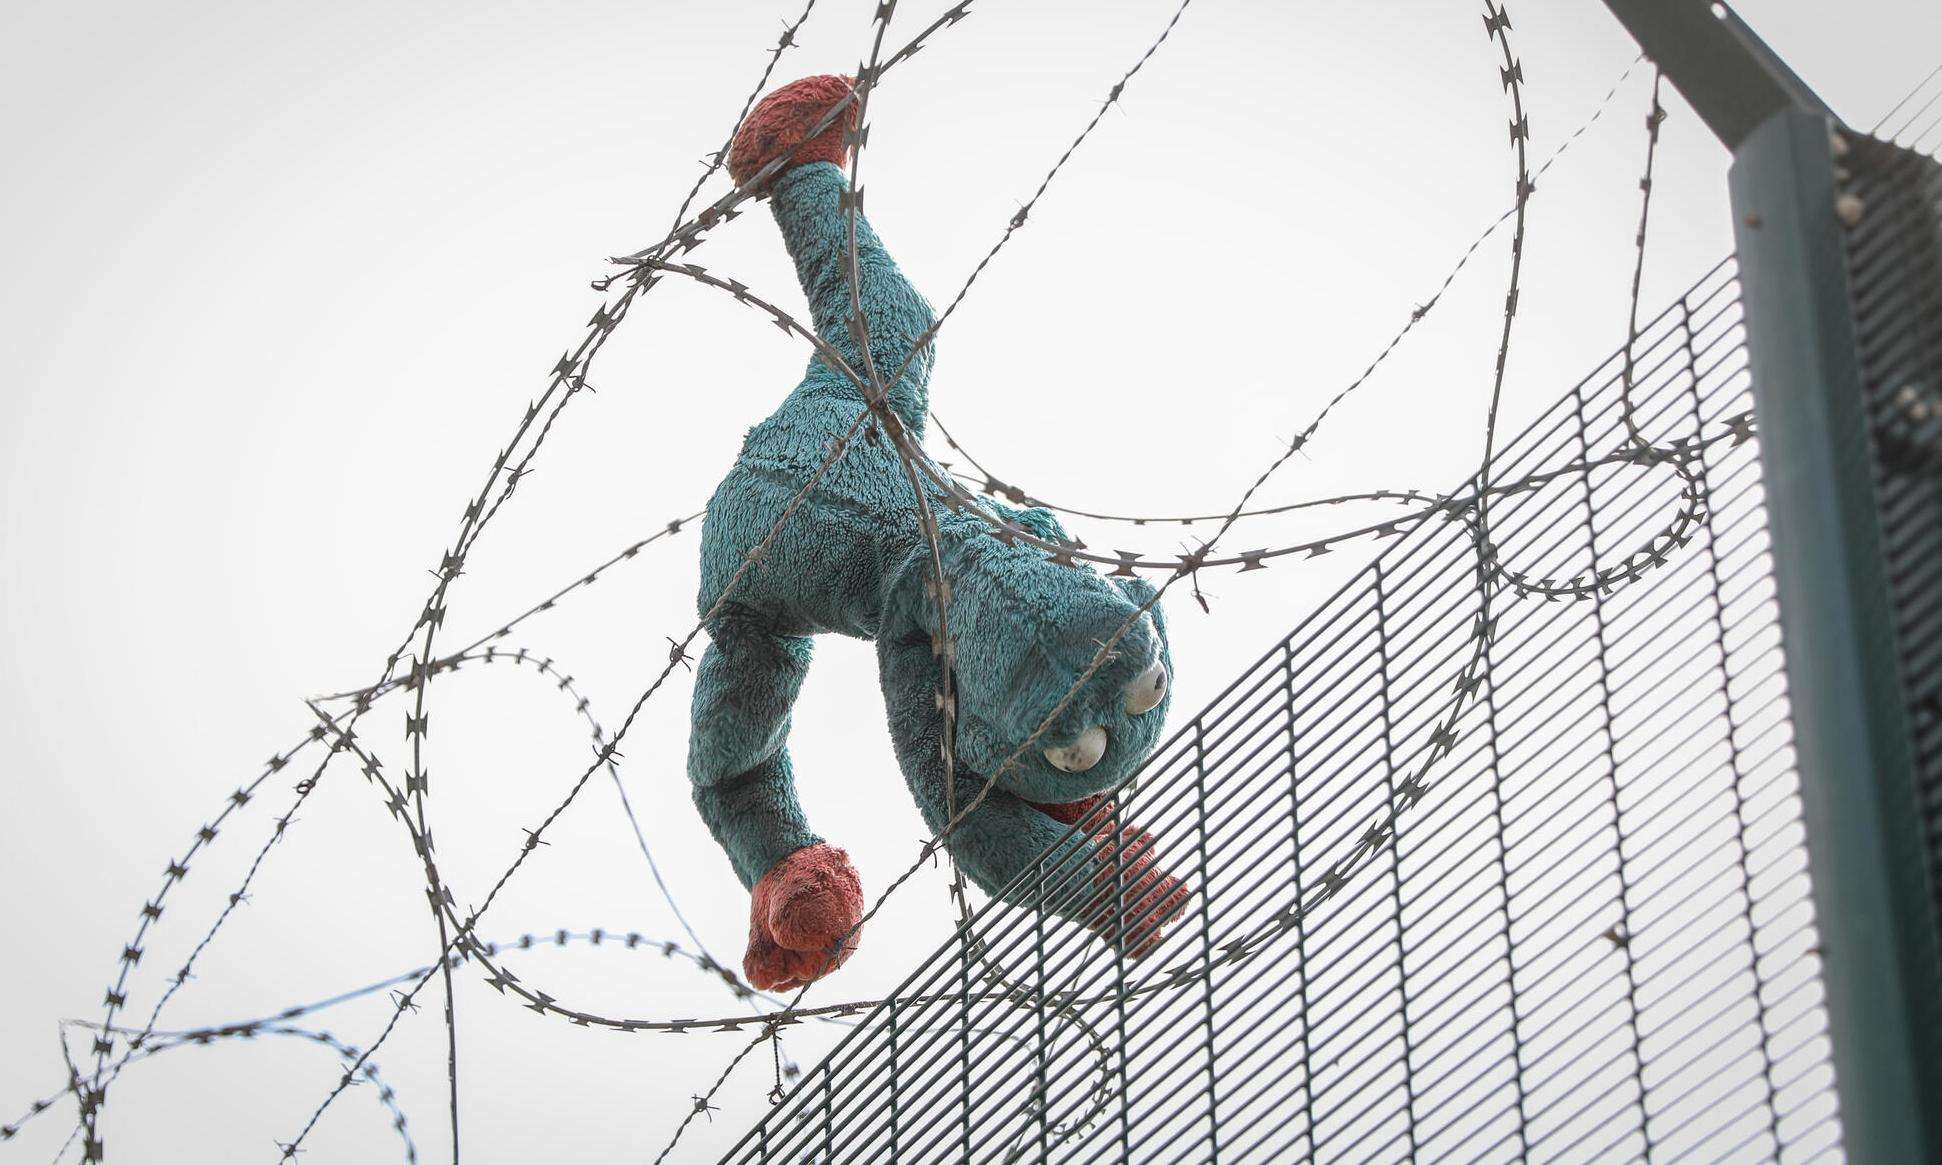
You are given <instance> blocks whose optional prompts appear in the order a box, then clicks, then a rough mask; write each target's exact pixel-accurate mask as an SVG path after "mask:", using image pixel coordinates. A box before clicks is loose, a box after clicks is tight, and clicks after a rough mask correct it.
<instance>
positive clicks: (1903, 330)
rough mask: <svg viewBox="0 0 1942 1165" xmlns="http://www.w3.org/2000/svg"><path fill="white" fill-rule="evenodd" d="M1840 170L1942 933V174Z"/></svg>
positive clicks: (1874, 166)
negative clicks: (1847, 200) (1851, 215)
mask: <svg viewBox="0 0 1942 1165" xmlns="http://www.w3.org/2000/svg"><path fill="white" fill-rule="evenodd" d="M1846 163H1847V169H1848V171H1849V175H1848V178H1847V180H1846V182H1845V186H1846V189H1847V193H1848V194H1849V195H1850V196H1851V197H1853V198H1855V199H1856V200H1858V201H1857V202H1855V203H1854V204H1852V207H1853V209H1854V210H1855V211H1858V212H1859V218H1858V219H1857V221H1856V222H1855V225H1854V228H1853V229H1852V230H1851V231H1850V232H1848V234H1847V236H1846V238H1847V244H1848V266H1849V279H1850V283H1851V287H1852V293H1853V295H1854V301H1855V330H1856V339H1857V340H1858V342H1859V345H1860V356H1861V371H1862V389H1863V393H1864V395H1865V398H1866V400H1867V405H1868V415H1869V423H1870V427H1871V428H1872V430H1873V433H1874V452H1875V488H1876V494H1877V501H1878V503H1879V505H1880V515H1881V533H1882V552H1883V557H1884V559H1885V560H1886V566H1887V569H1886V571H1885V577H1886V580H1887V583H1888V589H1889V595H1890V598H1891V605H1892V607H1893V609H1894V618H1895V623H1896V632H1897V635H1896V639H1897V642H1898V644H1899V645H1900V649H1901V650H1900V664H1901V674H1902V684H1903V687H1904V690H1905V692H1906V697H1907V701H1908V723H1909V730H1910V739H1911V743H1912V745H1913V753H1914V762H1915V779H1916V783H1917V793H1918V796H1919V798H1920V801H1921V804H1922V807H1923V811H1924V816H1925V825H1926V836H1927V841H1928V857H1929V871H1930V879H1929V885H1930V890H1931V894H1932V895H1933V900H1934V902H1935V907H1936V915H1935V924H1936V928H1937V930H1938V932H1942V165H1938V164H1937V163H1936V162H1935V161H1934V160H1933V159H1931V158H1927V157H1924V156H1922V155H1920V154H1916V153H1913V152H1911V151H1908V150H1902V149H1898V148H1896V147H1894V146H1892V145H1889V144H1887V143H1884V142H1878V141H1875V140H1873V139H1865V138H1863V139H1857V140H1855V141H1854V142H1853V143H1852V147H1851V156H1850V157H1849V158H1847V159H1846Z"/></svg>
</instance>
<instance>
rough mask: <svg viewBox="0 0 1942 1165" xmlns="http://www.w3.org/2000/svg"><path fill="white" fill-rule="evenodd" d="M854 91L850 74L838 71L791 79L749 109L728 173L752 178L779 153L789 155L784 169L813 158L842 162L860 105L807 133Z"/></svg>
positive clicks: (733, 147) (740, 180)
mask: <svg viewBox="0 0 1942 1165" xmlns="http://www.w3.org/2000/svg"><path fill="white" fill-rule="evenodd" d="M849 95H850V78H848V77H838V76H834V75H824V76H821V77H804V78H803V79H802V80H800V81H791V82H790V83H789V84H787V85H784V86H783V87H782V88H780V89H777V90H776V91H775V92H773V93H771V94H769V95H768V96H767V97H764V98H763V99H762V100H761V102H760V103H758V104H757V105H756V107H755V108H754V109H752V110H750V111H749V115H748V118H747V120H745V121H743V122H742V127H741V128H740V129H738V130H736V131H735V141H734V143H733V144H732V145H730V146H729V147H728V176H729V177H731V178H733V179H735V183H736V185H738V186H739V185H741V184H743V183H745V182H747V181H748V180H749V177H750V176H751V175H753V174H754V173H755V172H756V171H757V170H760V169H761V168H762V167H764V166H766V165H768V164H769V162H770V161H771V160H773V159H775V158H778V157H781V156H783V155H788V156H789V158H790V160H789V162H788V163H787V164H786V165H784V167H783V169H785V170H786V169H788V168H789V167H790V166H801V165H805V164H807V163H809V162H835V163H836V164H837V165H839V166H840V165H842V164H843V135H844V134H845V133H847V132H849V130H850V128H851V127H853V126H854V125H856V105H855V104H854V103H852V104H850V105H849V106H848V107H846V108H845V109H844V110H843V112H842V113H841V114H838V115H837V118H836V120H835V121H833V122H831V123H830V124H829V127H828V128H827V129H825V130H823V131H822V132H821V133H819V134H817V135H816V136H815V137H813V138H812V137H810V136H809V131H810V129H811V128H813V127H814V126H815V124H816V123H817V122H818V121H820V120H822V117H823V115H824V114H825V113H828V112H829V110H830V107H831V106H833V105H835V104H836V103H837V102H839V101H841V100H843V99H844V98H845V97H848V96H849Z"/></svg>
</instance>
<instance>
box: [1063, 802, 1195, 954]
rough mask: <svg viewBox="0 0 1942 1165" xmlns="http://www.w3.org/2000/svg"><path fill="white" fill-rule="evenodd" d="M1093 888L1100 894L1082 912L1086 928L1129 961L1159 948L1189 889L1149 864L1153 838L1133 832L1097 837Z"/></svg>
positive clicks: (1130, 828) (1129, 829) (1134, 828)
mask: <svg viewBox="0 0 1942 1165" xmlns="http://www.w3.org/2000/svg"><path fill="white" fill-rule="evenodd" d="M1094 860H1095V861H1096V862H1097V865H1098V870H1097V872H1096V873H1094V874H1093V877H1092V883H1093V885H1094V886H1097V887H1098V888H1099V894H1098V896H1097V897H1095V898H1094V899H1093V900H1092V902H1091V904H1090V905H1089V906H1088V907H1087V909H1086V915H1087V917H1088V919H1089V920H1090V921H1089V923H1088V925H1090V926H1091V927H1092V929H1093V930H1095V931H1097V932H1098V933H1099V934H1101V935H1103V936H1105V937H1106V939H1107V940H1108V941H1110V942H1114V943H1116V944H1117V945H1118V946H1119V948H1120V949H1121V950H1123V951H1125V952H1126V953H1127V955H1129V956H1131V957H1132V958H1135V959H1139V958H1144V957H1146V956H1147V955H1148V954H1150V953H1151V952H1152V950H1153V948H1154V947H1157V946H1159V945H1160V939H1161V938H1163V937H1164V935H1163V934H1162V933H1161V932H1162V931H1163V930H1164V929H1165V928H1166V926H1167V925H1168V924H1169V923H1171V922H1172V921H1173V920H1174V919H1176V918H1178V917H1179V916H1180V914H1181V912H1182V911H1184V910H1185V909H1186V906H1187V898H1188V890H1187V884H1186V883H1185V882H1182V881H1181V880H1180V879H1178V878H1176V877H1174V876H1173V875H1172V874H1169V873H1167V872H1166V871H1165V870H1162V869H1160V868H1159V867H1158V866H1156V865H1155V864H1154V861H1153V835H1152V834H1150V833H1148V832H1146V831H1145V830H1144V829H1140V828H1139V827H1137V826H1131V825H1129V826H1127V827H1126V828H1124V829H1122V830H1120V831H1119V837H1118V839H1117V840H1115V839H1114V838H1113V837H1112V836H1111V835H1110V834H1102V835H1101V836H1100V847H1099V851H1098V854H1097V856H1096V857H1095V859H1094Z"/></svg>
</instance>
